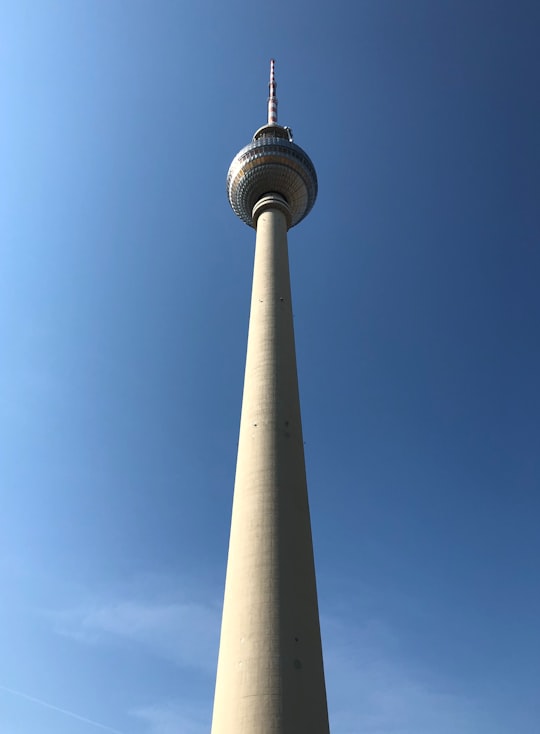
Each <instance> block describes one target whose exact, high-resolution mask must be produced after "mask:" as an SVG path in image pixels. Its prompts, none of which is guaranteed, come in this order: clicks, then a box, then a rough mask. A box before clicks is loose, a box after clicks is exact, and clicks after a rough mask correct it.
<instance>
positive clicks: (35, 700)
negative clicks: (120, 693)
mask: <svg viewBox="0 0 540 734" xmlns="http://www.w3.org/2000/svg"><path fill="white" fill-rule="evenodd" d="M0 691H5V692H6V693H11V694H12V695H13V696H17V697H18V698H23V699H25V700H26V701H30V702H31V703H36V704H38V705H39V706H43V707H45V708H48V709H51V711H58V713H60V714H64V715H65V716H70V717H71V718H72V719H77V721H82V722H83V723H85V724H90V726H94V727H96V728H98V729H102V730H104V731H108V732H112V734H125V733H124V732H122V731H120V730H119V729H113V727H112V726H107V724H101V723H100V722H99V721H94V719H89V718H87V717H86V716H81V715H80V714H76V713H75V712H74V711H69V710H68V709H64V708H61V707H60V706H55V705H54V704H52V703H48V702H47V701H43V699H41V698H36V697H35V696H30V695H29V694H28V693H23V692H22V691H17V690H15V689H14V688H8V686H3V685H0Z"/></svg>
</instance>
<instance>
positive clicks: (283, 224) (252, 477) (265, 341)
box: [212, 195, 329, 734]
mask: <svg viewBox="0 0 540 734" xmlns="http://www.w3.org/2000/svg"><path fill="white" fill-rule="evenodd" d="M255 210H257V211H256V213H257V214H258V220H257V238H256V245H255V265H254V273H253V292H252V299H251V313H250V322H249V335H248V347H247V359H246V372H245V381H244V396H243V402H242V416H241V422H240V439H239V446H238V459H237V467H236V480H235V487H234V500H233V512H232V521H231V537H230V545H229V557H228V564H227V578H226V585H225V601H224V608H223V619H222V627H221V641H220V649H219V661H218V670H217V678H216V692H215V700H214V713H213V721H212V734H328V731H329V728H328V714H327V707H326V693H325V683H324V672H323V662H322V651H321V639H320V630H319V614H318V607H317V591H316V585H315V571H314V565H313V548H312V540H311V527H310V519H309V507H308V498H307V486H306V472H305V465H304V444H303V439H302V425H301V419H300V403H299V397H298V380H297V372H296V355H295V346H294V331H293V318H292V304H291V289H290V278H289V262H288V252H287V227H288V217H287V211H288V210H287V206H286V203H285V202H284V200H283V199H282V198H281V197H280V196H278V195H269V196H267V197H264V199H263V200H262V201H261V202H259V203H258V204H257V205H256V207H255Z"/></svg>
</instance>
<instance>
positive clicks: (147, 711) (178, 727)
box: [131, 703, 208, 734]
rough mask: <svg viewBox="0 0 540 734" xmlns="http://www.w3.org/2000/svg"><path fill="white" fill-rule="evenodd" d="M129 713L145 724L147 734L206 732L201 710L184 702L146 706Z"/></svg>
mask: <svg viewBox="0 0 540 734" xmlns="http://www.w3.org/2000/svg"><path fill="white" fill-rule="evenodd" d="M131 714H132V716H136V717H137V718H138V719H140V720H142V721H143V722H144V723H145V724H146V726H147V727H148V734H179V732H181V734H208V721H206V718H205V716H204V714H203V712H200V711H198V710H196V709H194V708H193V707H192V706H189V705H186V704H179V703H169V704H164V705H155V706H147V707H144V708H140V709H137V710H135V711H132V712H131Z"/></svg>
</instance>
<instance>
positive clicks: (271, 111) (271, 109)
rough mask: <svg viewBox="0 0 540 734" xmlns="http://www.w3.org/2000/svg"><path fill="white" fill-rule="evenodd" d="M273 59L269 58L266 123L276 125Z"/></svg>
mask: <svg viewBox="0 0 540 734" xmlns="http://www.w3.org/2000/svg"><path fill="white" fill-rule="evenodd" d="M274 64H275V61H274V59H270V82H269V84H268V89H269V90H270V94H269V95H268V124H269V125H277V97H276V88H277V84H276V77H275V75H274Z"/></svg>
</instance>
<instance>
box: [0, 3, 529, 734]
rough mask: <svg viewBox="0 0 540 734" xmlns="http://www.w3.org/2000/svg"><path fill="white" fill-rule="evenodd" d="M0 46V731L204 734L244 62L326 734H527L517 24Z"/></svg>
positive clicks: (49, 27) (271, 26)
mask: <svg viewBox="0 0 540 734" xmlns="http://www.w3.org/2000/svg"><path fill="white" fill-rule="evenodd" d="M0 27H1V29H2V30H1V35H2V42H1V44H0V89H1V97H2V112H1V116H0V160H1V162H2V166H1V167H2V176H1V177H0V247H1V263H2V266H1V271H0V350H1V358H0V411H1V412H0V453H1V458H0V490H1V496H2V503H1V512H0V588H1V589H2V592H1V602H0V651H1V654H0V732H1V733H2V734H92V733H93V732H96V734H97V732H98V731H100V730H101V731H102V732H103V731H109V732H121V733H122V734H207V733H208V731H209V726H210V717H211V707H212V696H213V684H214V672H215V664H216V656H217V644H218V633H219V622H220V609H221V602H222V592H223V584H224V576H225V562H226V549H227V542H228V528H229V517H230V508H231V498H232V486H233V478H234V466H235V458H236V456H235V453H236V445H237V433H238V424H239V415H240V400H241V390H242V379H243V368H244V357H245V345H246V334H247V320H248V308H249V297H250V287H251V283H250V279H251V271H252V262H253V242H254V236H253V231H252V230H250V229H249V228H248V227H246V226H245V225H243V224H242V223H241V222H240V221H239V220H237V219H236V218H235V217H234V215H233V214H232V212H231V210H230V208H229V205H228V203H227V199H226V195H225V175H226V172H227V168H228V165H229V163H230V161H231V159H232V157H233V156H234V155H235V153H236V152H237V151H238V150H239V148H241V147H242V146H243V145H245V144H246V143H247V142H249V140H250V138H251V135H252V134H253V132H254V130H255V129H256V128H257V127H258V126H259V125H260V124H262V123H263V122H264V120H265V104H266V95H267V86H266V85H267V74H268V60H269V58H270V57H271V56H274V57H275V58H276V60H277V78H278V95H279V102H280V109H279V114H280V121H281V122H282V123H283V124H288V125H290V126H291V127H292V128H293V130H294V133H295V139H296V141H297V142H298V143H299V144H300V145H302V146H303V147H304V148H305V149H306V150H307V151H308V153H309V154H310V155H311V157H312V159H313V161H314V163H315V165H316V167H317V171H318V174H319V183H320V192H319V199H318V201H317V204H316V205H315V208H314V210H313V212H312V213H311V214H310V216H309V217H308V219H306V220H305V221H304V222H303V223H302V224H301V225H299V226H298V228H296V229H294V230H293V231H292V232H291V234H290V238H289V241H290V254H291V269H292V279H293V296H294V304H295V306H294V311H295V325H296V337H297V349H298V361H299V377H300V388H301V396H302V411H303V419H304V433H305V439H306V459H307V464H308V481H309V485H310V496H311V507H312V522H313V527H314V537H315V553H316V560H317V568H318V583H319V596H320V610H321V621H322V632H323V643H324V651H325V661H326V675H327V684H328V699H329V708H330V717H331V725H332V734H538V731H539V730H540V703H539V701H540V697H539V695H538V691H539V688H540V686H539V683H540V662H539V661H540V631H539V619H540V591H539V580H540V539H539V524H540V512H539V511H540V498H539V489H540V438H539V437H540V418H539V415H540V387H539V375H540V323H539V322H540V318H539V317H540V296H539V286H538V283H539V276H540V253H539V230H540V227H539V213H538V212H539V207H538V203H539V200H540V178H539V168H540V165H539V164H540V138H539V130H540V96H539V88H540V64H539V61H538V38H539V36H540V5H539V3H538V2H537V0H532V1H531V2H528V1H527V0H517V1H516V2H507V1H506V2H501V1H500V0H484V1H480V0H468V1H464V0H439V1H437V0H409V1H407V2H405V1H404V0H380V1H378V2H376V1H375V0H370V1H364V2H356V3H353V2H342V1H340V0H337V1H336V2H333V3H330V4H325V5H323V6H322V7H320V9H316V5H315V4H314V3H310V2H307V1H306V0H303V1H299V2H294V1H292V2H287V3H284V2H282V3H280V2H276V3H274V4H272V5H260V4H257V3H247V2H239V1H238V0H232V1H231V2H227V3H224V2H218V0H211V1H210V0H206V1H205V0H203V1H201V2H197V3H194V2H193V3H187V2H180V1H178V2H173V1H172V0H167V1H165V0H159V1H157V2H148V1H146V2H141V1H139V0H137V1H131V2H128V1H127V0H125V1H123V2H120V1H119V0H110V1H108V2H105V0H92V1H91V0H84V1H83V0H64V2H62V1H61V0H57V1H56V2H53V1H52V0H17V1H16V2H15V0H11V1H10V0H5V1H4V2H3V3H2V4H1V5H0Z"/></svg>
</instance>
